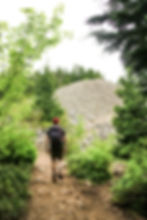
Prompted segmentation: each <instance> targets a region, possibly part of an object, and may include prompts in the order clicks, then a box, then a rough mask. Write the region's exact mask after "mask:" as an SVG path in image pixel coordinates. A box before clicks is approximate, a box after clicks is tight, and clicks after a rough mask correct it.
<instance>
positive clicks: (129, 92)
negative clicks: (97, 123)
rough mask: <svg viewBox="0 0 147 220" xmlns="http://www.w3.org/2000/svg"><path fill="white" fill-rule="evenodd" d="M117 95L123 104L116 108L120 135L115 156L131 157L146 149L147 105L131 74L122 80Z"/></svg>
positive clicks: (116, 121) (135, 78) (116, 125)
mask: <svg viewBox="0 0 147 220" xmlns="http://www.w3.org/2000/svg"><path fill="white" fill-rule="evenodd" d="M117 93H118V95H119V97H120V98H121V99H122V101H123V103H122V105H121V106H117V107H116V113H117V116H116V117H115V119H114V125H115V128H116V130H117V135H118V136H117V137H118V144H117V147H116V149H115V154H116V155H117V156H121V157H129V156H130V155H131V154H132V153H133V152H134V151H136V150H137V149H139V148H140V147H141V148H142V147H144V144H143V141H144V140H145V138H146V137H147V104H146V102H145V101H144V97H143V96H142V94H141V92H140V89H139V86H138V80H137V77H135V76H132V75H131V74H129V75H128V76H127V77H126V78H124V79H121V81H120V88H119V90H118V92H117ZM146 147H147V146H146Z"/></svg>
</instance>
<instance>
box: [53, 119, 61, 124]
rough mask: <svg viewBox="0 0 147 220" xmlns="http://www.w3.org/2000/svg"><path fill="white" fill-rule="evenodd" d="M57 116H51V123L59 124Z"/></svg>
mask: <svg viewBox="0 0 147 220" xmlns="http://www.w3.org/2000/svg"><path fill="white" fill-rule="evenodd" d="M59 121H60V120H59V118H57V117H55V118H53V124H55V125H57V124H59Z"/></svg>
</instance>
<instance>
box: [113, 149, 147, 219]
mask: <svg viewBox="0 0 147 220" xmlns="http://www.w3.org/2000/svg"><path fill="white" fill-rule="evenodd" d="M146 158H147V152H146V151H143V152H141V151H140V153H139V154H136V153H135V155H134V156H133V159H132V160H131V161H130V162H129V165H128V170H127V172H126V173H125V175H124V176H123V177H122V178H121V179H120V180H118V182H117V183H116V184H115V185H114V187H113V193H114V201H115V202H116V203H117V204H119V205H122V206H126V207H128V208H131V209H134V210H136V211H138V212H140V213H141V214H144V215H146V216H147V211H146V207H147V160H146Z"/></svg>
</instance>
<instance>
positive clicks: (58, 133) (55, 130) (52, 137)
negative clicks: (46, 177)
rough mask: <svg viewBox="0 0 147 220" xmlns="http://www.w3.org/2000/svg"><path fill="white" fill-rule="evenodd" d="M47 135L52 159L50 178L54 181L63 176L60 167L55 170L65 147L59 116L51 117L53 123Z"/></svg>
mask: <svg viewBox="0 0 147 220" xmlns="http://www.w3.org/2000/svg"><path fill="white" fill-rule="evenodd" d="M47 136H48V141H49V145H50V154H51V159H52V180H53V182H56V181H57V179H58V178H62V177H63V176H62V173H61V169H60V172H59V170H58V172H57V168H58V167H57V166H58V162H60V161H61V160H62V158H63V154H64V148H65V146H64V145H65V131H64V130H63V129H62V128H61V127H60V126H59V118H57V117H56V118H53V125H52V127H51V128H49V129H48V131H47Z"/></svg>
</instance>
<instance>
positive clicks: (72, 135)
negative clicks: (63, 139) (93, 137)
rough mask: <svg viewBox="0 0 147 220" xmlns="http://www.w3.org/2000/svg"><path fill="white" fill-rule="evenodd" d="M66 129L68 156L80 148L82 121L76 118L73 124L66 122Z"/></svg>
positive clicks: (83, 134) (83, 131)
mask: <svg viewBox="0 0 147 220" xmlns="http://www.w3.org/2000/svg"><path fill="white" fill-rule="evenodd" d="M67 130H68V134H67V135H68V137H67V146H68V148H67V156H70V155H72V154H74V153H78V152H79V151H80V150H81V143H82V141H83V139H84V136H85V129H84V122H83V120H82V118H79V119H78V123H77V124H76V125H75V126H73V125H72V126H71V124H68V125H67Z"/></svg>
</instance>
